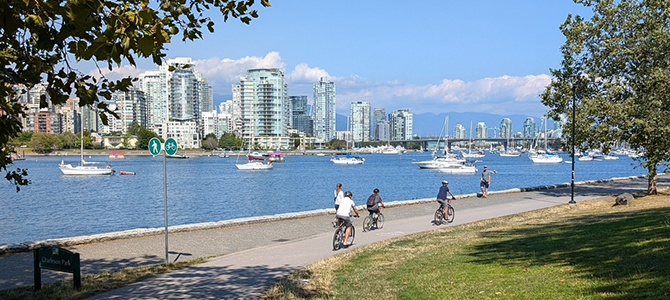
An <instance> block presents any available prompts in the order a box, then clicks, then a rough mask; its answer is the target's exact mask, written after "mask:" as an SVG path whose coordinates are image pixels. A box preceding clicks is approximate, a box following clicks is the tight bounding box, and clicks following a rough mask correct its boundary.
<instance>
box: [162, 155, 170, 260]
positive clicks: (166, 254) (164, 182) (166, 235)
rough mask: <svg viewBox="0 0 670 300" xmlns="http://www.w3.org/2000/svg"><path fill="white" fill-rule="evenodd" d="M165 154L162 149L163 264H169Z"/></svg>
mask: <svg viewBox="0 0 670 300" xmlns="http://www.w3.org/2000/svg"><path fill="white" fill-rule="evenodd" d="M166 161H167V154H166V153H165V151H163V195H165V198H164V199H163V205H164V206H165V265H169V264H170V261H169V260H168V214H167V211H168V208H167V168H166V165H167V164H166Z"/></svg>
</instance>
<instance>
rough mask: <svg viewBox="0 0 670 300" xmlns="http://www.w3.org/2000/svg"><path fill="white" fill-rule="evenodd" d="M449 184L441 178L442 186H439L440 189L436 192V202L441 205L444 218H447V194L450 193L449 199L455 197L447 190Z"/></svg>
mask: <svg viewBox="0 0 670 300" xmlns="http://www.w3.org/2000/svg"><path fill="white" fill-rule="evenodd" d="M448 184H449V181H446V180H442V186H441V187H440V191H439V192H437V202H439V203H440V205H442V209H443V210H444V219H445V220H449V210H448V209H447V201H446V200H447V194H449V195H451V199H456V197H454V194H453V193H452V192H451V191H450V190H449V187H448V186H447V185H448Z"/></svg>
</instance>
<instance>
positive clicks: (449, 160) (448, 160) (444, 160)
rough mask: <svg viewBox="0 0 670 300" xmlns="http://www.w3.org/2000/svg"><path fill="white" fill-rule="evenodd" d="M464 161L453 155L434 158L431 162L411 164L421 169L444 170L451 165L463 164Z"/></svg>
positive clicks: (424, 161)
mask: <svg viewBox="0 0 670 300" xmlns="http://www.w3.org/2000/svg"><path fill="white" fill-rule="evenodd" d="M464 162H465V159H462V158H457V157H456V156H455V155H447V156H435V157H434V158H433V159H431V160H423V161H415V162H412V164H415V165H417V166H419V168H421V169H439V168H446V167H449V166H452V165H458V164H463V163H464Z"/></svg>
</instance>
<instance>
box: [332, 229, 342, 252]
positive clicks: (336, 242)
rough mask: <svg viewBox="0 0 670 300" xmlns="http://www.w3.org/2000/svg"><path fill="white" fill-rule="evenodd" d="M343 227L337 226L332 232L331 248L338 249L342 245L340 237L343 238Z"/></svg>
mask: <svg viewBox="0 0 670 300" xmlns="http://www.w3.org/2000/svg"><path fill="white" fill-rule="evenodd" d="M342 229H343V227H338V228H337V229H336V230H335V234H333V250H338V249H340V247H341V246H342V239H343V238H344V231H343V230H342Z"/></svg>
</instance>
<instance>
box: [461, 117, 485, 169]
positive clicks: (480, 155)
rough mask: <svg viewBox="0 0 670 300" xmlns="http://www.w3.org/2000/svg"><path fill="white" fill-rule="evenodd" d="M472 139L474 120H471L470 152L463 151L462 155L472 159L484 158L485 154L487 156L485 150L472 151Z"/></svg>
mask: <svg viewBox="0 0 670 300" xmlns="http://www.w3.org/2000/svg"><path fill="white" fill-rule="evenodd" d="M470 141H472V121H470V138H469V139H468V152H467V153H465V152H461V155H462V156H463V157H464V158H465V159H470V160H472V158H483V157H484V156H486V153H484V151H483V150H478V151H475V152H472V149H471V148H472V143H471V142H470Z"/></svg>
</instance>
